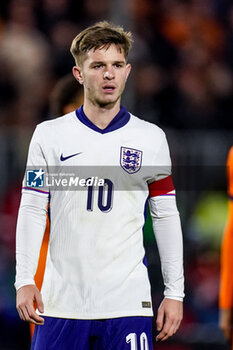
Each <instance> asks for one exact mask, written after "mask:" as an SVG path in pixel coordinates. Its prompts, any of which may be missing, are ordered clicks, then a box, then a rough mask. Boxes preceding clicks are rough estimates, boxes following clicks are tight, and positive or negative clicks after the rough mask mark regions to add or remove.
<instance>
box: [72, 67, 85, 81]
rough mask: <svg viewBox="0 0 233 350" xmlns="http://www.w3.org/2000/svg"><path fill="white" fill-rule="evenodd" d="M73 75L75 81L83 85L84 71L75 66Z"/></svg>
mask: <svg viewBox="0 0 233 350" xmlns="http://www.w3.org/2000/svg"><path fill="white" fill-rule="evenodd" d="M72 71H73V75H74V77H75V79H76V80H77V81H78V82H79V84H81V85H82V84H83V76H82V71H81V68H80V67H79V66H74V67H73V70H72Z"/></svg>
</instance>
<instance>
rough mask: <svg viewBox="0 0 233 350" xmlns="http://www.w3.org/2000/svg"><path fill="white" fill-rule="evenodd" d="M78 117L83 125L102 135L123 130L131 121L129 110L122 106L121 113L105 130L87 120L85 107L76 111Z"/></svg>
mask: <svg viewBox="0 0 233 350" xmlns="http://www.w3.org/2000/svg"><path fill="white" fill-rule="evenodd" d="M76 116H77V118H78V119H79V120H80V122H81V123H83V124H85V125H86V126H88V127H89V128H90V129H92V130H94V131H97V132H99V133H100V134H106V133H107V132H111V131H114V130H117V129H120V128H122V127H123V126H124V125H126V124H127V123H128V121H129V120H130V114H129V113H128V112H127V109H126V108H125V107H123V106H121V108H120V111H119V113H117V115H116V116H115V117H114V118H113V120H112V121H111V122H110V123H109V125H108V126H107V127H106V128H105V129H100V128H98V126H96V125H95V124H93V123H92V122H91V121H90V119H88V118H87V116H86V115H85V113H84V111H83V105H82V106H81V107H80V108H79V109H77V110H76Z"/></svg>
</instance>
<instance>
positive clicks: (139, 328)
mask: <svg viewBox="0 0 233 350" xmlns="http://www.w3.org/2000/svg"><path fill="white" fill-rule="evenodd" d="M43 317H44V320H45V322H44V325H43V326H36V327H35V332H34V336H33V339H32V346H31V350H152V349H153V345H152V318H151V317H139V316H137V317H121V318H112V319H106V320H72V319H63V318H55V317H47V316H46V317H45V316H43Z"/></svg>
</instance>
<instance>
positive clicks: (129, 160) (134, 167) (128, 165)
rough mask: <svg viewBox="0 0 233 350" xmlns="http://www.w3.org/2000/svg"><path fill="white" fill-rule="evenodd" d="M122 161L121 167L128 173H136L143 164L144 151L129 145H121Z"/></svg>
mask: <svg viewBox="0 0 233 350" xmlns="http://www.w3.org/2000/svg"><path fill="white" fill-rule="evenodd" d="M120 163H121V167H122V168H123V169H124V170H125V171H127V173H129V174H134V173H136V172H137V171H138V170H139V169H140V168H141V165H142V151H139V150H138V149H134V148H129V147H121V158H120Z"/></svg>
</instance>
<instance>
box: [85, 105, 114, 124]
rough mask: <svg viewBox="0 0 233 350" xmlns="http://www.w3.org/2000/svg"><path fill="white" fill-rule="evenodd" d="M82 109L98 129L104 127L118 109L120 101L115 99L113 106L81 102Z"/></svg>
mask: <svg viewBox="0 0 233 350" xmlns="http://www.w3.org/2000/svg"><path fill="white" fill-rule="evenodd" d="M83 111H84V113H85V115H86V116H87V118H88V119H89V120H90V121H91V122H92V123H93V124H95V125H96V126H97V127H98V128H99V129H102V130H103V129H105V128H106V127H107V126H108V125H109V123H110V122H111V121H112V119H113V118H114V117H115V116H116V115H117V113H118V112H119V111H120V101H117V102H116V103H115V104H114V105H113V106H111V107H110V108H109V106H108V107H100V106H97V105H93V104H91V103H85V101H84V104H83Z"/></svg>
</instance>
